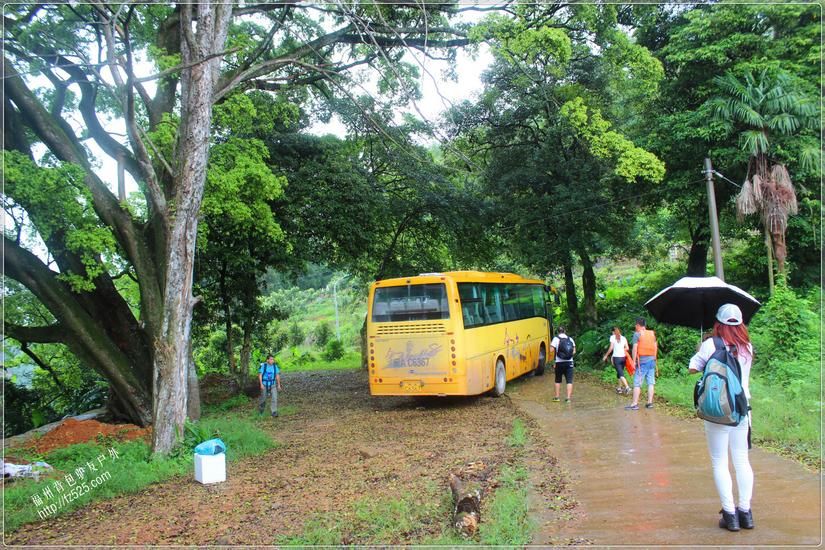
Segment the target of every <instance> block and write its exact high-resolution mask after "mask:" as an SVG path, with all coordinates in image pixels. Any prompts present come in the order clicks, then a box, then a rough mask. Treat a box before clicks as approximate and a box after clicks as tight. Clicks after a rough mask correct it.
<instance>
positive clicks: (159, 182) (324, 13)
mask: <svg viewBox="0 0 825 550" xmlns="http://www.w3.org/2000/svg"><path fill="white" fill-rule="evenodd" d="M455 11H456V8H455V6H451V5H446V4H439V5H432V4H423V5H420V6H419V5H398V6H391V5H381V4H373V3H365V4H357V5H349V4H344V3H340V4H333V5H325V6H313V5H302V4H299V3H297V2H282V3H277V4H260V5H255V4H250V5H245V4H244V5H237V6H236V5H233V3H230V2H226V1H223V2H216V3H210V4H179V5H138V4H131V5H127V4H106V3H102V2H95V3H92V4H85V5H70V4H55V5H46V4H37V5H34V6H31V5H17V6H14V7H9V9H7V10H6V11H5V13H4V17H5V21H4V23H5V24H4V33H5V34H4V37H3V38H4V40H3V50H4V63H3V89H4V115H5V116H4V127H3V128H4V138H5V139H4V142H5V147H6V149H7V151H14V152H15V155H14V156H12V155H11V154H7V155H6V158H7V159H10V160H11V162H10V163H9V162H7V166H6V173H5V180H6V195H7V197H6V202H5V207H6V210H7V211H8V212H9V214H10V215H11V218H12V219H14V220H17V221H18V222H19V227H17V228H10V230H7V231H6V235H4V245H5V265H6V274H7V275H8V276H10V277H12V278H13V279H15V280H17V281H19V282H20V283H22V284H23V285H24V286H25V287H26V288H28V289H29V290H30V291H31V292H32V293H33V294H34V295H35V296H36V297H37V298H38V299H39V300H40V301H41V302H42V303H43V305H44V306H45V307H46V308H47V309H48V310H49V312H50V313H51V315H52V316H53V317H54V322H53V323H52V324H50V325H37V326H31V325H25V326H18V325H6V329H5V330H6V334H7V335H9V336H12V337H14V338H15V339H17V340H19V341H21V342H61V343H64V344H66V345H67V346H68V347H69V348H70V349H71V350H72V351H73V352H74V353H75V354H76V355H77V356H78V357H80V358H81V359H82V360H83V361H84V363H86V364H87V365H89V366H90V367H91V368H94V369H96V370H97V371H98V372H100V373H101V374H102V375H103V376H105V377H106V379H107V380H108V381H109V382H110V384H111V387H112V390H113V392H114V396H115V399H114V400H113V402H112V406H113V409H114V410H115V411H116V412H118V413H119V414H120V415H121V416H123V417H125V418H128V419H130V420H132V421H134V422H137V423H140V424H147V423H149V422H152V421H153V422H154V439H153V448H154V450H155V451H156V452H162V453H165V452H168V451H169V450H170V449H171V448H172V447H173V445H174V444H175V440H176V434H179V433H180V432H181V430H182V426H183V422H184V419H185V414H186V406H187V395H188V391H187V378H189V380H190V381H191V379H192V376H191V375H192V374H193V373H194V371H193V369H192V367H191V364H192V362H191V349H190V347H191V346H190V344H191V320H192V311H193V308H194V306H195V304H196V303H197V301H198V299H197V298H196V297H195V296H193V293H192V284H193V280H192V279H193V276H192V273H193V260H194V255H195V246H196V234H197V229H198V220H199V212H200V205H201V201H202V198H203V193H204V184H205V181H206V174H207V164H208V159H209V151H210V146H211V145H212V143H213V135H212V134H211V130H212V108H213V105H214V104H215V103H217V102H221V101H224V100H226V99H227V98H228V97H230V96H231V95H232V94H233V93H237V92H239V91H244V90H251V89H259V90H267V91H277V90H281V89H283V88H284V87H285V86H301V85H315V86H322V84H321V83H322V82H324V81H328V82H331V83H333V85H339V86H340V83H341V81H340V77H339V75H340V74H342V73H343V72H344V71H346V70H347V69H349V68H352V67H354V66H358V65H362V64H366V63H374V64H376V65H378V64H383V65H384V66H385V67H386V66H388V65H390V64H391V63H392V61H393V55H394V54H393V52H394V50H396V49H400V48H421V49H423V50H425V51H426V53H427V54H432V52H434V51H437V50H439V49H443V48H451V47H454V46H459V45H462V44H465V43H466V42H467V41H466V39H465V38H464V37H462V36H460V33H457V32H455V31H454V30H453V29H452V28H450V27H449V25H448V21H447V18H446V17H445V15H444V14H446V13H452V12H455ZM320 17H323V18H324V19H325V20H324V22H323V23H321V22H319V18H320ZM149 65H152V66H154V69H150V70H149V71H152V70H154V74H146V73H147V72H149V71H147V69H146V67H147V66H149ZM327 89H328V88H327ZM123 133H125V138H123V137H121V136H122V134H123ZM164 140H166V143H164ZM166 144H171V147H169V148H166V147H164V145H166ZM44 151H45V154H44ZM101 152H102V154H103V155H105V156H107V157H111V159H116V160H117V161H119V162H120V163H121V164H122V166H123V167H124V169H125V171H126V172H127V173H128V174H129V175H130V176H131V178H133V179H134V181H136V182H137V185H138V187H139V189H140V191H141V193H142V195H143V199H144V205H143V210H144V211H145V215H141V213H140V212H137V211H135V210H134V209H131V208H130V207H129V205H128V204H127V203H126V202H125V201H123V200H119V198H118V197H117V196H116V195H115V194H114V193H113V192H112V189H113V188H115V181H114V180H115V177H114V174H108V173H106V174H104V173H103V172H102V171H101V170H99V169H98V167H97V163H98V160H97V159H98V157H99V156H100V154H101ZM24 228H25V230H24ZM17 229H20V230H19V231H18V230H17ZM124 270H126V271H129V272H130V273H132V274H133V276H134V277H135V278H136V280H137V281H138V285H139V293H140V310H139V315H136V314H135V313H134V312H133V311H132V310H131V309H130V308H129V306H128V304H127V302H126V301H125V300H124V298H123V296H122V295H121V294H120V293H118V291H117V289H116V287H115V286H114V284H113V277H114V276H115V275H116V274H118V273H120V272H122V271H124Z"/></svg>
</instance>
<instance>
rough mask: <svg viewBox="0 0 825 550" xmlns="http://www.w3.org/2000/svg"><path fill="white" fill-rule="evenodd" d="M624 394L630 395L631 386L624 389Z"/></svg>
mask: <svg viewBox="0 0 825 550" xmlns="http://www.w3.org/2000/svg"><path fill="white" fill-rule="evenodd" d="M624 394H625V395H630V386H628V387H626V388H625V389H624Z"/></svg>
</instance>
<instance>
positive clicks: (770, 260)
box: [764, 227, 774, 296]
mask: <svg viewBox="0 0 825 550" xmlns="http://www.w3.org/2000/svg"><path fill="white" fill-rule="evenodd" d="M764 230H765V249H766V250H767V251H768V295H769V296H773V289H774V280H773V243H771V234H770V232H768V228H767V227H765V228H764Z"/></svg>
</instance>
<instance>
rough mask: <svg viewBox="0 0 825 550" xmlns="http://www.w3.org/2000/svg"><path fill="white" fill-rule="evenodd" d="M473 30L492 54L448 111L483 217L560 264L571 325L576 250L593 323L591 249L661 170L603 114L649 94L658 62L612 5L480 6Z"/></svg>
mask: <svg viewBox="0 0 825 550" xmlns="http://www.w3.org/2000/svg"><path fill="white" fill-rule="evenodd" d="M473 37H474V38H475V39H478V40H486V41H488V42H489V43H490V44H491V48H492V50H493V54H494V57H495V61H494V64H493V65H492V66H491V67H490V69H489V70H488V71H487V72H486V73H485V75H484V82H485V90H484V93H483V95H482V97H481V99H480V101H479V102H478V103H476V104H469V103H468V104H464V105H462V106H461V107H460V108H457V109H454V110H453V111H452V112H451V113H450V115H449V117H450V119H451V122H452V125H453V127H454V131H455V133H456V146H457V147H461V148H462V149H463V150H465V151H467V152H468V153H467V154H468V155H470V156H471V157H472V159H473V160H474V162H475V164H476V165H477V167H478V168H479V169H480V170H481V172H482V177H483V181H484V183H485V189H486V192H487V193H488V194H489V195H490V196H491V197H492V200H493V202H494V205H495V206H494V209H493V212H492V214H493V215H492V216H491V217H490V219H489V220H488V223H489V224H490V225H491V227H493V228H494V230H495V232H496V233H497V234H498V235H499V236H500V238H501V239H502V241H503V242H504V243H506V244H505V246H507V248H508V250H509V251H510V253H511V254H513V255H514V256H515V257H516V258H517V259H518V260H519V261H521V262H522V263H524V264H525V265H526V266H528V267H529V268H531V269H533V270H534V271H536V272H540V273H546V272H548V271H553V270H561V271H562V272H563V274H564V280H565V287H566V296H567V310H568V314H569V317H570V320H571V322H572V324H573V325H577V324H578V320H579V308H578V303H577V298H576V289H575V283H574V279H573V268H574V265H575V264H576V263H577V262H576V258H578V260H579V262H580V263H581V265H582V268H583V273H582V287H583V290H584V307H583V311H582V313H583V317H584V320H585V321H586V322H587V323H588V324H590V323H593V322H595V320H596V318H597V312H596V279H595V273H594V268H593V265H594V263H595V260H596V258H597V257H598V256H599V255H601V254H603V253H604V252H605V251H606V250H607V249H608V248H610V247H613V248H621V247H622V246H623V245H624V244H625V243H624V241H623V239H622V237H623V235H627V234H628V233H627V232H621V231H616V228H617V227H622V226H623V225H625V224H626V220H627V217H628V216H627V212H628V210H627V208H628V206H631V205H632V203H630V202H628V200H627V199H629V198H632V197H633V195H638V194H641V193H644V192H645V191H646V187H647V186H648V185H649V184H650V183H652V182H657V181H659V180H660V179H661V177H662V175H663V173H664V167H663V165H662V163H661V162H660V161H659V160H658V159H657V158H656V157H654V156H653V155H651V154H650V153H648V152H647V151H644V150H643V149H641V148H639V147H637V146H635V145H634V144H633V143H632V142H631V141H630V140H628V139H627V138H625V137H624V136H623V135H622V133H621V132H620V131H617V129H616V128H615V126H614V125H612V124H611V122H610V121H609V120H608V119H607V118H605V117H606V116H607V115H610V113H615V112H622V113H625V114H627V115H628V116H629V113H632V112H633V111H634V108H633V105H632V104H633V102H634V101H636V100H638V99H639V98H640V97H644V96H645V95H647V96H650V95H652V94H655V89H656V80H657V78H658V77H659V76H660V73H661V71H660V69H659V65H658V62H656V61H655V60H654V59H652V58H651V57H650V56H649V55H648V54H647V53H646V52H645V51H644V49H643V48H639V47H637V46H635V45H634V44H632V43H631V42H630V41H629V39H628V38H627V36H625V35H624V34H623V33H622V32H621V30H619V28H618V27H617V21H616V11H615V9H614V7H612V6H604V7H597V6H569V7H562V6H550V5H535V6H524V7H522V8H520V9H519V10H517V13H516V14H515V16H514V17H504V16H500V15H496V16H491V17H489V18H488V19H487V20H485V21H484V22H482V23H481V24H480V25H478V27H477V28H476V29H475V30H474V33H473ZM594 44H595V45H596V46H597V47H595V46H594ZM631 98H632V99H631Z"/></svg>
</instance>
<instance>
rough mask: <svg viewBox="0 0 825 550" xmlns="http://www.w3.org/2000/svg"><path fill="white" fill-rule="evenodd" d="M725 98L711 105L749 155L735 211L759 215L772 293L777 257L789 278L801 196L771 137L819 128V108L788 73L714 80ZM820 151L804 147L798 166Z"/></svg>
mask: <svg viewBox="0 0 825 550" xmlns="http://www.w3.org/2000/svg"><path fill="white" fill-rule="evenodd" d="M714 83H715V84H716V86H717V87H718V88H719V90H720V92H721V94H720V95H719V96H718V97H716V98H714V99H711V100H710V101H709V106H710V108H711V112H712V113H713V116H714V118H715V119H716V120H718V121H720V122H722V123H723V124H725V126H726V127H727V130H728V132H729V133H733V132H738V134H739V146H740V147H741V148H742V150H744V151H746V152H748V153H749V154H750V157H749V159H748V171H747V176H746V178H745V183H744V185H743V186H742V190H741V191H740V193H739V195H738V196H737V197H736V212H737V217H738V218H739V221H740V222H741V221H742V219H743V218H744V216H747V215H751V214H757V213H758V214H759V215H760V218H761V221H762V227H763V228H764V231H765V245H766V248H767V251H768V279H769V285H770V291H771V294H773V256H775V257H776V261H777V264H778V270H779V274H780V276H782V277H784V274H785V256H786V253H787V251H786V248H785V231H786V229H787V226H788V216H789V215H794V214H796V213H797V202H796V191H795V190H794V186H793V183H792V182H791V176H790V174H789V173H788V169H787V168H786V167H785V165H784V164H782V163H780V162H777V161H775V160H774V159H773V158H771V156H770V154H769V151H770V138H771V134H772V133H775V134H782V135H787V136H789V135H794V134H797V133H798V132H800V131H801V130H804V129H807V128H816V127H817V125H818V120H819V119H818V108H817V104H816V103H815V102H814V101H813V100H812V99H811V98H810V97H809V96H807V95H805V94H804V93H802V92H801V91H799V90H798V88H797V87H796V86H795V84H794V81H793V80H792V78H791V76H790V75H788V74H787V73H785V72H781V71H780V72H777V73H774V74H771V73H769V72H768V71H767V70H763V71H762V72H761V73H759V75H758V76H756V77H754V75H753V73H751V72H746V73H745V74H744V76H743V78H742V79H741V80H740V79H739V78H737V77H736V76H735V75H733V74H732V73H730V72H728V73H726V74H725V75H724V76H719V77H716V78H715V79H714ZM818 154H819V148H818V147H803V149H802V150H801V151H800V153H799V161H800V164H801V166H802V167H803V168H806V167H809V166H812V165H814V163H816V162H817V158H818Z"/></svg>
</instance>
